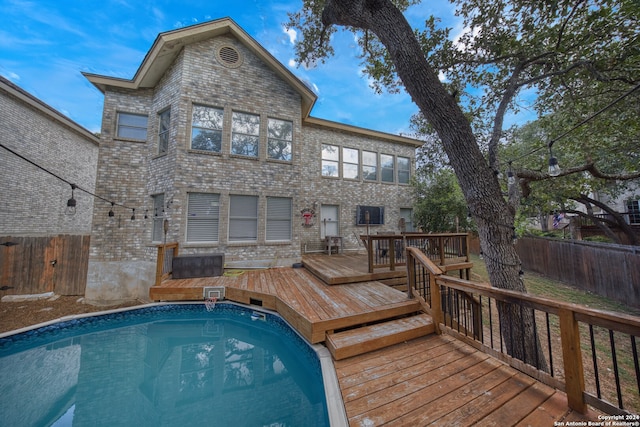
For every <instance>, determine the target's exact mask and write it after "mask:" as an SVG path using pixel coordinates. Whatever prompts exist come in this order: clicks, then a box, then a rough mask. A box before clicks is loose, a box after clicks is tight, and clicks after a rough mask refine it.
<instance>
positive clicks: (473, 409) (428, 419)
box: [150, 255, 597, 427]
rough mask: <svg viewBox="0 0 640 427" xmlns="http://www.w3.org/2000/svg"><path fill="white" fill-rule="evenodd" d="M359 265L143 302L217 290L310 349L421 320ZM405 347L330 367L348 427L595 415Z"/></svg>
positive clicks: (504, 377)
mask: <svg viewBox="0 0 640 427" xmlns="http://www.w3.org/2000/svg"><path fill="white" fill-rule="evenodd" d="M358 259H359V258H357V256H352V255H341V256H336V255H332V256H327V255H324V256H319V255H318V256H312V257H306V256H305V259H304V263H305V266H306V268H274V269H267V270H254V271H246V272H243V273H242V274H240V275H237V276H231V277H227V276H221V277H209V278H199V279H182V280H165V281H163V282H162V284H161V285H160V286H154V287H152V288H151V289H150V297H151V298H152V299H153V300H159V301H162V300H164V301H183V300H200V301H202V299H203V288H204V287H209V286H214V287H219V286H222V287H225V291H226V298H227V299H229V300H232V301H236V302H240V303H245V304H254V305H255V304H257V305H261V306H263V307H264V308H267V309H271V310H275V311H277V312H278V313H279V314H280V315H281V316H282V317H283V318H284V319H285V320H287V321H288V322H289V323H290V324H291V325H292V326H293V327H294V328H295V329H297V330H298V332H299V333H300V334H301V335H302V336H304V337H305V338H306V339H307V340H308V341H309V342H311V343H320V342H323V341H326V340H327V336H328V334H329V336H333V335H332V334H334V333H335V334H336V336H337V335H338V334H341V333H346V334H347V335H350V334H352V333H353V328H354V327H358V326H363V325H374V326H377V325H378V322H381V321H384V320H385V319H392V318H398V317H399V318H401V319H403V318H405V316H406V315H409V314H415V313H416V312H419V311H420V306H419V305H418V303H417V302H415V301H413V300H408V299H407V296H406V294H405V293H403V292H400V291H398V290H395V289H393V288H391V287H389V286H386V285H384V284H383V283H381V282H380V281H377V280H373V279H375V278H376V276H370V275H369V273H367V272H366V264H365V265H364V267H362V262H361V260H360V261H359V262H356V261H358ZM362 269H364V270H362ZM312 272H314V273H315V274H317V275H318V276H319V277H322V279H320V278H319V277H317V276H316V275H315V274H314V273H312ZM382 273H383V274H384V272H382ZM376 274H380V273H376ZM345 278H348V279H345ZM324 280H328V282H331V283H332V284H331V285H329V284H327V283H325V282H324ZM341 281H354V283H346V284H339V283H340V282H341ZM370 327H371V326H365V327H364V328H363V330H365V329H367V328H370ZM339 331H343V332H339ZM347 335H345V336H347ZM412 338H413V337H410V338H406V342H401V343H400V344H395V345H390V346H387V347H385V348H381V349H376V350H372V351H368V352H367V353H365V354H361V355H357V356H353V357H349V355H348V354H347V355H346V356H345V358H344V359H341V358H340V357H337V358H336V359H341V360H335V361H334V363H335V367H336V373H337V376H338V382H339V386H340V390H341V394H342V397H343V400H344V404H345V409H346V414H347V418H348V422H349V425H350V426H354V427H355V426H378V425H385V426H386V425H388V426H412V427H413V426H418V425H420V426H422V425H442V426H449V425H458V426H467V425H473V424H478V425H499V426H503V425H521V426H525V425H532V426H553V425H554V422H559V421H564V422H565V424H564V425H567V424H566V422H567V421H586V420H592V421H597V414H595V413H593V412H591V413H589V414H587V415H581V414H577V413H574V412H572V411H570V410H569V409H568V404H567V398H566V395H565V394H564V393H562V392H559V391H557V390H554V389H553V388H550V387H548V386H546V385H543V384H541V383H539V382H537V381H535V380H534V379H532V378H531V377H529V376H527V375H525V374H523V373H521V372H519V371H517V370H515V369H513V368H511V367H509V366H508V365H506V364H504V363H502V362H500V361H498V360H497V359H494V358H492V357H491V356H489V355H487V354H485V353H482V352H480V351H478V350H476V349H475V348H473V347H471V346H469V345H467V344H465V343H462V342H460V341H458V340H456V339H455V338H453V337H451V336H447V335H434V334H430V335H427V336H423V337H420V338H413V339H412ZM354 340H356V341H357V340H358V338H354ZM396 342H398V341H396ZM334 357H335V355H334Z"/></svg>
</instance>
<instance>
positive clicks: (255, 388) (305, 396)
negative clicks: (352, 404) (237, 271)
mask: <svg viewBox="0 0 640 427" xmlns="http://www.w3.org/2000/svg"><path fill="white" fill-rule="evenodd" d="M258 314H260V315H258ZM262 317H264V319H263V318H262ZM0 424H1V425H6V426H16V427H17V426H50V425H53V426H72V425H73V426H76V427H77V426H136V427H139V426H200V425H203V426H232V427H237V426H252V427H253V426H269V427H286V426H320V427H321V426H328V425H329V421H328V415H327V405H326V400H325V395H324V386H323V381H322V373H321V369H320V362H319V360H318V357H317V356H316V354H315V352H314V351H313V349H311V348H310V347H309V345H307V343H306V342H305V341H304V340H302V339H301V338H300V337H299V336H298V335H297V334H296V333H295V332H294V331H292V330H291V328H290V327H289V326H288V325H287V324H286V323H285V322H284V321H283V320H282V319H280V318H279V317H278V316H274V315H271V314H269V313H256V312H253V311H252V310H250V309H247V308H244V307H240V306H237V305H234V304H227V303H218V304H216V307H215V309H214V310H213V311H210V312H209V311H207V310H206V309H205V306H204V305H203V304H187V305H161V306H152V307H146V308H141V309H136V310H131V311H125V312H119V313H112V314H104V315H100V316H94V317H87V318H81V319H75V320H71V321H66V322H62V323H57V324H54V325H49V326H45V327H43V328H40V329H37V330H34V331H29V332H24V333H21V334H17V335H12V336H9V337H5V338H0Z"/></svg>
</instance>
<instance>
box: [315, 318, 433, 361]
mask: <svg viewBox="0 0 640 427" xmlns="http://www.w3.org/2000/svg"><path fill="white" fill-rule="evenodd" d="M434 330H435V326H434V325H433V320H432V319H431V316H429V315H428V314H424V313H422V314H417V315H414V316H411V317H404V318H401V319H396V320H389V321H386V322H382V323H376V324H374V325H368V326H362V327H360V328H356V329H350V330H348V331H343V332H337V333H334V334H327V337H326V341H325V344H326V346H327V348H328V349H329V352H330V353H331V355H332V356H333V358H334V359H335V360H341V359H346V358H348V357H352V356H356V355H358V354H364V353H368V352H370V351H373V350H378V349H380V348H384V347H388V346H391V345H394V344H398V343H401V342H404V341H408V340H411V339H414V338H418V337H422V336H425V335H429V334H432V333H433V332H434Z"/></svg>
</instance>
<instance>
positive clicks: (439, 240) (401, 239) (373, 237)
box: [360, 233, 469, 273]
mask: <svg viewBox="0 0 640 427" xmlns="http://www.w3.org/2000/svg"><path fill="white" fill-rule="evenodd" d="M360 239H361V240H362V241H363V242H364V245H365V248H366V249H367V255H368V264H369V273H373V272H374V270H375V269H377V268H389V269H390V270H396V268H398V267H404V266H406V265H407V259H406V253H405V250H404V249H405V248H407V247H415V248H419V249H420V250H421V251H422V252H423V253H424V254H425V255H426V256H427V257H429V259H431V260H432V261H433V262H434V263H435V264H437V265H441V266H444V265H449V266H451V265H454V264H460V263H468V262H469V234H468V233H439V234H427V233H421V234H418V233H407V234H368V235H366V234H363V235H361V236H360Z"/></svg>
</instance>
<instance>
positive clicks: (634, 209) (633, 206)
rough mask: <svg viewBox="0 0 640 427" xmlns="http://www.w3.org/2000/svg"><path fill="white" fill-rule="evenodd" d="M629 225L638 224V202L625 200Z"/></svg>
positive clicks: (639, 205) (639, 207)
mask: <svg viewBox="0 0 640 427" xmlns="http://www.w3.org/2000/svg"><path fill="white" fill-rule="evenodd" d="M627 212H629V224H640V200H627Z"/></svg>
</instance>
